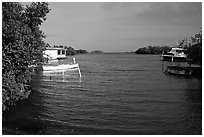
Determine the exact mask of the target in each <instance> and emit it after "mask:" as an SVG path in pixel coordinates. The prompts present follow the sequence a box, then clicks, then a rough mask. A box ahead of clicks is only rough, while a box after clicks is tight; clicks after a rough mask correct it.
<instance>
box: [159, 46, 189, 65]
mask: <svg viewBox="0 0 204 137" xmlns="http://www.w3.org/2000/svg"><path fill="white" fill-rule="evenodd" d="M162 60H164V61H172V62H180V61H181V62H183V61H186V60H187V56H186V54H185V53H184V49H183V48H172V49H171V51H169V52H167V53H166V54H164V53H163V54H162Z"/></svg>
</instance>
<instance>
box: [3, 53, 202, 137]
mask: <svg viewBox="0 0 204 137" xmlns="http://www.w3.org/2000/svg"><path fill="white" fill-rule="evenodd" d="M77 57H78V58H77V60H78V61H79V64H80V68H81V71H82V78H79V75H78V72H77V71H73V72H70V71H68V72H66V73H65V75H62V74H61V73H56V72H55V73H43V72H42V71H39V72H38V73H37V74H36V75H34V76H33V78H32V87H33V89H32V92H31V95H30V96H29V99H28V100H24V101H22V102H20V103H19V104H18V105H17V107H15V108H13V109H12V110H11V111H10V112H7V113H4V115H3V130H5V131H6V133H7V134H103V135H104V134H173V135H174V134H201V133H202V132H201V131H202V96H201V95H202V92H201V91H202V80H201V79H195V78H185V77H177V76H170V75H165V74H164V73H163V72H162V70H161V69H162V68H161V66H162V64H161V61H159V60H158V58H159V57H158V56H144V55H141V56H135V55H132V54H107V55H81V56H77Z"/></svg>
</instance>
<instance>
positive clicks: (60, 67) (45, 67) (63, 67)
mask: <svg viewBox="0 0 204 137" xmlns="http://www.w3.org/2000/svg"><path fill="white" fill-rule="evenodd" d="M78 68H79V64H77V63H76V64H62V65H55V66H54V65H43V70H44V71H65V70H67V69H78Z"/></svg>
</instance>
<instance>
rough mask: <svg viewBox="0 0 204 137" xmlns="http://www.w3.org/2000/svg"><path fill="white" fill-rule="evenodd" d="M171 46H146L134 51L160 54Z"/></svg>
mask: <svg viewBox="0 0 204 137" xmlns="http://www.w3.org/2000/svg"><path fill="white" fill-rule="evenodd" d="M170 49H171V47H169V46H162V47H160V46H148V47H143V48H139V49H138V50H136V51H135V53H136V54H162V53H163V52H168V51H170Z"/></svg>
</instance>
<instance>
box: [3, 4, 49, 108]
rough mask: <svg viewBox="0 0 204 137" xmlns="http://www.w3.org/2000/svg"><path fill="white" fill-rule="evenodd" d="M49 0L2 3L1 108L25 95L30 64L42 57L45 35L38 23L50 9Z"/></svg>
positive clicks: (26, 93) (27, 89) (26, 95)
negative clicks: (47, 1)
mask: <svg viewBox="0 0 204 137" xmlns="http://www.w3.org/2000/svg"><path fill="white" fill-rule="evenodd" d="M49 11H50V9H49V8H48V3H44V2H43V3H40V2H37V3H31V4H30V5H29V6H26V7H24V6H23V5H22V4H20V3H16V2H3V3H2V109H3V111H5V110H7V109H8V108H9V106H11V105H15V103H16V102H17V101H18V100H21V99H24V98H26V97H28V94H29V82H30V80H31V70H30V67H29V66H31V65H36V64H38V63H39V62H40V61H41V60H42V57H43V56H42V51H43V49H44V48H45V43H44V42H43V38H44V37H45V36H44V34H43V32H42V31H41V30H40V28H39V26H40V25H41V24H42V23H43V21H45V20H46V14H47V13H49Z"/></svg>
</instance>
